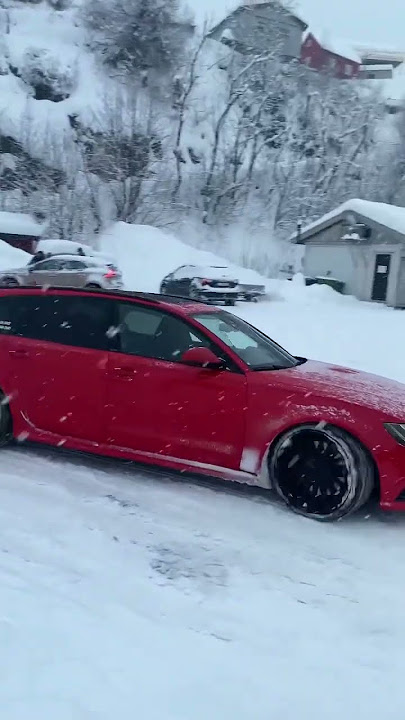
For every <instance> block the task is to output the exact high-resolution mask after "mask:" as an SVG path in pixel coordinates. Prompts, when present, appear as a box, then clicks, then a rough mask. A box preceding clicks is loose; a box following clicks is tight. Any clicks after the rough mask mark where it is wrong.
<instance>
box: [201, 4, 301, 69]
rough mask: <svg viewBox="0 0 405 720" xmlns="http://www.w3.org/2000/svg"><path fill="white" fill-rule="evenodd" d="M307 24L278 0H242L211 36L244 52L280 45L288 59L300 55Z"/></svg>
mask: <svg viewBox="0 0 405 720" xmlns="http://www.w3.org/2000/svg"><path fill="white" fill-rule="evenodd" d="M307 27H308V26H307V24H306V23H305V22H304V21H303V20H301V19H300V18H299V17H298V16H297V15H295V14H294V13H292V12H290V11H289V10H287V9H286V8H285V7H284V6H283V5H282V4H281V3H280V2H278V0H271V1H270V2H263V1H262V2H260V0H256V1H255V0H251V1H250V2H247V1H246V2H242V3H241V5H239V7H237V8H236V9H235V10H234V11H233V12H231V13H230V14H229V15H228V16H227V17H226V18H224V19H223V20H222V21H221V22H220V23H218V25H215V27H213V28H212V30H210V32H209V33H208V37H209V38H210V39H212V40H217V41H218V42H222V43H223V44H224V45H227V46H230V47H233V48H234V49H235V50H237V51H238V52H240V53H241V54H242V55H252V54H255V53H256V54H257V53H263V54H264V53H268V52H271V51H272V50H273V49H275V48H277V47H278V46H279V47H280V55H281V56H283V57H284V58H285V59H286V60H292V59H299V57H300V53H301V45H302V36H303V33H304V31H305V30H306V29H307Z"/></svg>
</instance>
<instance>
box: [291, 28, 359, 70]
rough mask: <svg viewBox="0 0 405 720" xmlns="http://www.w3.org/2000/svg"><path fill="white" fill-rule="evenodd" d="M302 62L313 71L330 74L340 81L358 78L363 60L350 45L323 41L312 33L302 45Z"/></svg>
mask: <svg viewBox="0 0 405 720" xmlns="http://www.w3.org/2000/svg"><path fill="white" fill-rule="evenodd" d="M301 62H302V64H303V65H306V66H307V67H308V68H310V69H311V70H317V71H318V72H321V71H323V72H328V73H329V74H330V75H332V76H333V77H336V78H339V79H351V78H356V77H358V76H359V74H360V68H361V58H360V56H359V55H358V54H357V53H356V51H355V50H354V49H353V48H352V47H350V45H347V44H345V43H342V42H336V41H335V42H332V41H328V42H326V41H321V40H319V39H318V38H316V37H315V35H313V34H312V33H311V32H309V33H308V34H307V35H306V37H305V38H304V41H303V43H302V47H301Z"/></svg>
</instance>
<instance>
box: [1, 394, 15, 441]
mask: <svg viewBox="0 0 405 720" xmlns="http://www.w3.org/2000/svg"><path fill="white" fill-rule="evenodd" d="M11 437H12V424H11V413H10V407H9V404H8V400H7V398H6V397H5V396H4V394H3V393H2V392H1V391H0V447H3V446H4V445H7V444H8V443H9V442H10V440H11Z"/></svg>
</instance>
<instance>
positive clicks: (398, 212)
mask: <svg viewBox="0 0 405 720" xmlns="http://www.w3.org/2000/svg"><path fill="white" fill-rule="evenodd" d="M341 221H345V222H346V224H347V225H348V226H350V225H355V224H356V223H358V222H367V221H369V222H371V223H373V224H375V225H378V226H379V227H380V228H386V229H389V230H391V231H392V233H394V234H396V235H397V240H399V241H401V242H402V241H403V242H404V243H405V208H403V207H398V206H396V205H388V204H386V203H377V202H371V201H369V200H359V199H353V200H348V201H347V202H345V203H343V204H342V205H339V207H337V208H336V209H335V210H332V211H331V212H330V213H327V214H326V215H323V216H322V217H321V218H319V220H315V222H312V223H310V224H309V225H307V226H306V227H304V228H302V230H301V231H300V232H299V233H297V232H296V233H294V234H293V235H292V236H291V237H290V241H291V242H295V243H299V244H303V245H305V244H306V243H308V242H311V240H312V239H314V238H315V237H316V236H317V235H319V233H321V232H322V231H324V230H326V229H327V228H329V227H331V226H332V225H335V224H336V223H338V222H341ZM400 236H401V237H402V238H403V240H402V239H401V237H400Z"/></svg>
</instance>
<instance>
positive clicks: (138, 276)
mask: <svg viewBox="0 0 405 720" xmlns="http://www.w3.org/2000/svg"><path fill="white" fill-rule="evenodd" d="M98 248H99V250H100V251H101V252H103V253H110V254H112V255H113V256H114V257H115V258H116V261H117V263H118V265H119V267H120V269H121V271H122V273H123V277H124V283H125V285H126V286H127V287H128V288H130V289H131V290H140V291H142V292H158V291H159V286H160V283H161V281H162V279H163V278H164V277H165V275H167V274H168V273H170V272H173V270H175V269H176V268H177V267H179V266H180V265H203V266H207V265H221V266H226V267H227V268H229V270H230V271H231V272H232V274H234V275H235V278H236V277H237V279H238V280H239V281H241V282H247V283H248V282H251V283H256V284H265V285H268V282H269V281H268V279H266V278H263V277H261V276H260V275H259V274H258V273H256V272H255V271H254V270H247V269H245V268H241V267H237V266H236V265H233V264H231V263H229V262H228V261H227V260H225V259H224V258H223V257H218V256H217V255H215V254H214V253H211V252H207V251H205V250H198V249H196V248H193V247H191V246H189V245H185V244H184V243H183V242H181V241H180V240H178V239H177V238H176V237H175V236H174V235H172V234H171V233H169V232H166V231H164V230H160V229H159V228H155V227H151V226H150V225H129V224H127V223H123V222H118V223H115V224H114V225H112V226H111V227H110V228H109V229H108V230H106V231H105V232H104V233H103V234H102V235H100V237H99V239H98Z"/></svg>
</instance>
